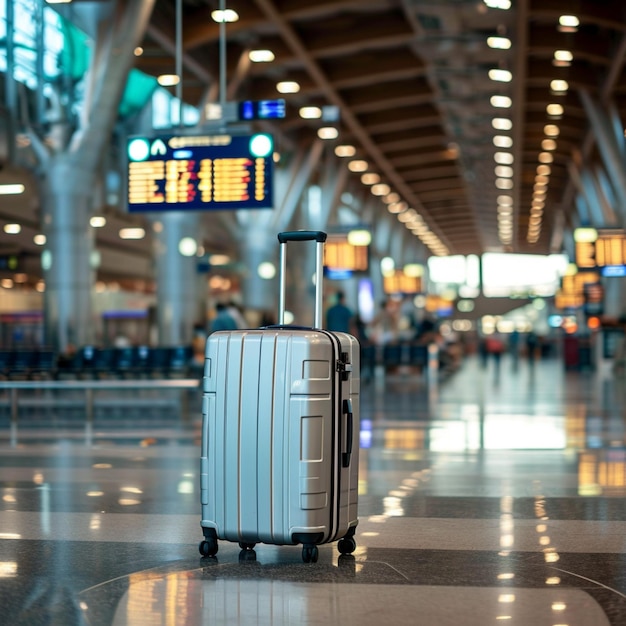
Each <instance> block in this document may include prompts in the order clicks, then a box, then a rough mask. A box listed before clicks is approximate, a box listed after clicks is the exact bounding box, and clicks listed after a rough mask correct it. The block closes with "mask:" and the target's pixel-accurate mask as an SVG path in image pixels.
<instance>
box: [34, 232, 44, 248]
mask: <svg viewBox="0 0 626 626" xmlns="http://www.w3.org/2000/svg"><path fill="white" fill-rule="evenodd" d="M46 241H47V238H46V236H45V235H42V234H38V235H35V236H34V237H33V242H34V243H35V245H37V246H43V245H45V244H46Z"/></svg>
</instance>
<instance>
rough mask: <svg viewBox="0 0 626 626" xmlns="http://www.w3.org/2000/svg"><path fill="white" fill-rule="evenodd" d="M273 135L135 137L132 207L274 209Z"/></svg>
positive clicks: (130, 191)
mask: <svg viewBox="0 0 626 626" xmlns="http://www.w3.org/2000/svg"><path fill="white" fill-rule="evenodd" d="M273 152H274V142H273V139H272V137H271V136H270V135H267V134H263V133H261V134H255V135H226V134H224V135H190V136H179V135H175V136H171V135H170V136H162V135H161V136H158V137H131V138H130V139H129V140H128V145H127V155H128V210H129V211H130V212H140V211H172V210H218V209H219V210H224V209H268V208H272V166H273Z"/></svg>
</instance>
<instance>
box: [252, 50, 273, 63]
mask: <svg viewBox="0 0 626 626" xmlns="http://www.w3.org/2000/svg"><path fill="white" fill-rule="evenodd" d="M248 58H249V59H250V60H251V61H252V62H253V63H271V62H272V61H273V60H274V58H275V57H274V53H273V52H272V51H271V50H250V52H248Z"/></svg>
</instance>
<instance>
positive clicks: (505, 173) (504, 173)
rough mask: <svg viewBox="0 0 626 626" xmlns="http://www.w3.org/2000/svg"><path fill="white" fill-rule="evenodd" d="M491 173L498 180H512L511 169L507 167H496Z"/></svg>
mask: <svg viewBox="0 0 626 626" xmlns="http://www.w3.org/2000/svg"><path fill="white" fill-rule="evenodd" d="M493 171H494V172H495V174H496V176H498V177H500V178H513V168H512V167H509V166H508V165H497V166H496V167H495V168H494V170H493Z"/></svg>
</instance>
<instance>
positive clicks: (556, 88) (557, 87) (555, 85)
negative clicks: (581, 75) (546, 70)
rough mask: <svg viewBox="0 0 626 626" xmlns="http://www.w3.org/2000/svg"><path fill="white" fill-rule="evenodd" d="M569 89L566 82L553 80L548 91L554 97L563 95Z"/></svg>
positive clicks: (557, 79) (558, 79)
mask: <svg viewBox="0 0 626 626" xmlns="http://www.w3.org/2000/svg"><path fill="white" fill-rule="evenodd" d="M568 89H569V83H568V82H567V81H566V80H562V79H560V78H555V79H554V80H551V81H550V90H551V91H552V93H553V94H555V95H563V94H565V93H566V92H567V90H568Z"/></svg>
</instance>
